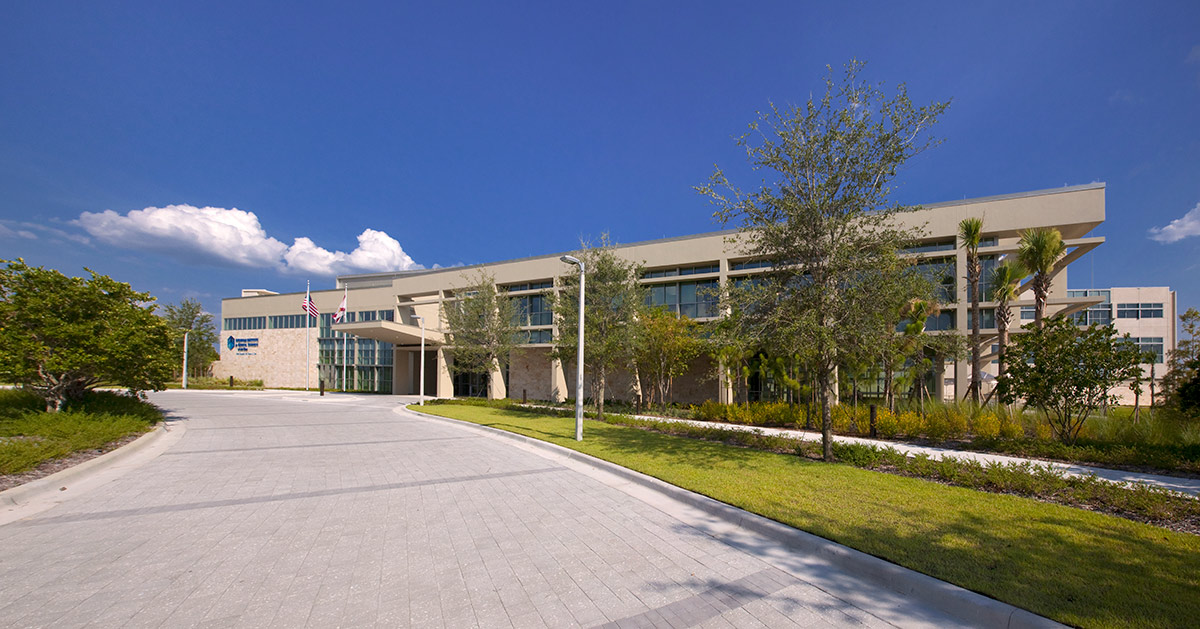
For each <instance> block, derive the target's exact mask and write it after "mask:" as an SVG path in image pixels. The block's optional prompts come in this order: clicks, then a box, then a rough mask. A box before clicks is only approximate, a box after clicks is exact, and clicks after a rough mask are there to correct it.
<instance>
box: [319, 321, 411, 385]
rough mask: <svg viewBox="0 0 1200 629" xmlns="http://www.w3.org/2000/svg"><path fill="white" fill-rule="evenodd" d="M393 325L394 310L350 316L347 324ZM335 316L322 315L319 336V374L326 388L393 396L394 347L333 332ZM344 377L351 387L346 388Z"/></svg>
mask: <svg viewBox="0 0 1200 629" xmlns="http://www.w3.org/2000/svg"><path fill="white" fill-rule="evenodd" d="M379 320H384V321H394V320H395V312H394V311H392V310H361V311H358V312H347V313H346V322H347V323H354V322H358V321H379ZM332 328H333V315H332V314H328V313H323V314H322V315H321V325H320V327H319V328H318V330H319V331H318V333H317V345H318V348H319V350H318V351H319V353H318V370H319V373H320V377H321V380H323V381H324V382H325V386H326V387H328V388H331V389H342V390H345V389H347V388H348V389H350V390H354V391H370V392H374V393H391V392H392V369H393V362H394V352H393V349H394V346H393V345H392V344H391V343H385V342H384V341H376V340H375V339H367V338H361V337H357V336H354V335H353V334H346V333H345V332H334V331H333V329H332ZM343 373H345V377H346V380H348V381H349V385H350V386H349V387H346V386H345V384H346V383H345V382H344V381H343V379H342V374H343Z"/></svg>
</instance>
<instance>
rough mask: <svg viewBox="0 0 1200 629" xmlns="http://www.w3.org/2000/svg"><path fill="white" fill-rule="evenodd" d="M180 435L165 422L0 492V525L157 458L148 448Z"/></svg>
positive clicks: (179, 429) (167, 443) (179, 428)
mask: <svg viewBox="0 0 1200 629" xmlns="http://www.w3.org/2000/svg"><path fill="white" fill-rule="evenodd" d="M184 431H185V428H184V427H183V426H182V425H175V426H172V427H170V428H168V427H167V425H166V422H160V423H159V425H158V427H157V428H155V429H154V430H152V431H150V432H147V433H146V434H144V435H142V436H141V437H138V438H137V439H134V440H133V441H132V442H130V443H127V444H125V445H123V446H121V447H119V448H117V449H116V450H113V451H112V452H106V453H104V454H102V455H100V456H98V457H96V458H94V459H89V460H87V461H84V462H83V463H80V464H79V465H75V466H72V467H69V468H67V469H65V470H60V471H58V472H55V473H53V474H51V475H49V476H45V477H42V478H39V479H37V480H33V481H29V482H28V483H25V484H24V485H18V486H16V487H13V488H11V489H6V490H4V491H2V492H0V509H3V510H4V512H3V513H0V525H4V524H7V523H9V522H12V521H14V520H18V519H21V518H24V517H28V516H30V515H33V514H35V513H38V512H41V511H44V510H46V509H49V508H50V507H53V506H54V505H56V504H58V503H60V502H62V501H63V500H64V499H66V498H69V497H71V496H74V495H78V494H79V493H80V492H81V491H84V490H86V489H88V488H90V487H91V486H93V485H95V484H102V483H103V482H107V481H108V480H111V478H109V477H112V478H115V477H116V475H118V474H120V473H122V470H121V468H122V467H123V466H124V465H125V464H126V463H130V462H131V460H133V461H132V462H133V463H134V464H136V463H137V461H136V459H137V458H138V455H144V454H149V457H148V458H153V456H157V453H155V452H153V451H152V450H153V449H154V448H152V446H162V447H161V448H160V449H165V448H166V447H169V446H170V445H171V444H172V443H174V442H175V441H177V440H178V439H179V438H181V437H182V436H183V433H184ZM168 437H173V438H170V439H168ZM64 487H67V488H71V489H78V490H79V491H75V492H69V493H68V492H66V491H63V490H62V489H61V488H64Z"/></svg>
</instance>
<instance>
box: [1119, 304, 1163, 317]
mask: <svg viewBox="0 0 1200 629" xmlns="http://www.w3.org/2000/svg"><path fill="white" fill-rule="evenodd" d="M1117 318H1118V319H1161V318H1163V305H1162V303H1157V304H1117Z"/></svg>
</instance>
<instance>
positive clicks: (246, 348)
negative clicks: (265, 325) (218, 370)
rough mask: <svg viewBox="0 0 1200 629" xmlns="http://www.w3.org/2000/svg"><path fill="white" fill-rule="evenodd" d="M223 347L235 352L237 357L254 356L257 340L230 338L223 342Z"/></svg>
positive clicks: (256, 352)
mask: <svg viewBox="0 0 1200 629" xmlns="http://www.w3.org/2000/svg"><path fill="white" fill-rule="evenodd" d="M225 347H228V348H229V349H230V350H231V351H234V352H236V354H237V355H238V356H255V355H257V354H258V351H257V350H258V339H257V338H247V339H239V338H234V337H232V336H230V337H229V338H228V339H226V340H225ZM251 350H255V351H251Z"/></svg>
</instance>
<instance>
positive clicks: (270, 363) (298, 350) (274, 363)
mask: <svg viewBox="0 0 1200 629" xmlns="http://www.w3.org/2000/svg"><path fill="white" fill-rule="evenodd" d="M239 316H241V315H239ZM306 332H307V336H308V339H309V342H310V345H309V348H310V349H311V354H310V355H309V358H310V359H311V360H310V362H309V364H308V370H307V376H308V379H307V383H308V384H307V386H311V387H313V388H317V387H318V386H319V384H318V376H317V328H315V327H313V328H309V329H308V330H305V329H304V328H291V329H282V330H221V336H220V337H219V342H218V345H219V346H220V353H221V358H220V360H218V361H217V362H215V363H213V375H214V376H216V377H217V378H221V379H226V378H229V376H233V377H234V378H237V379H238V380H262V381H263V386H267V387H303V386H306V384H305V382H306V378H305V375H306V372H305V368H304V365H305V360H306V356H305V353H306V352H305V341H304V339H305V334H306ZM230 336H232V337H233V338H234V339H254V338H257V339H258V347H254V348H248V349H247V351H245V352H238V351H237V350H230V349H229V347H228V345H227V340H228V339H229V337H230Z"/></svg>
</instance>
